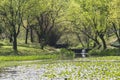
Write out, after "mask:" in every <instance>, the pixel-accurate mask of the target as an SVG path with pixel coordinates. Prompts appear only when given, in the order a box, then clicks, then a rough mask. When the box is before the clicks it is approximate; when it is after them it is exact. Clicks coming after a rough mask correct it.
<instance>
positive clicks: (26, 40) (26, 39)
mask: <svg viewBox="0 0 120 80" xmlns="http://www.w3.org/2000/svg"><path fill="white" fill-rule="evenodd" d="M28 32H29V29H28V28H27V29H26V36H25V44H27V43H28Z"/></svg>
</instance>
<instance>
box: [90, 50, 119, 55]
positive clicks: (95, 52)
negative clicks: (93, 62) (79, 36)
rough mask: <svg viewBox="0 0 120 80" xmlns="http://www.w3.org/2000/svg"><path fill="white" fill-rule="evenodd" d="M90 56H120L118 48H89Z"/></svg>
mask: <svg viewBox="0 0 120 80" xmlns="http://www.w3.org/2000/svg"><path fill="white" fill-rule="evenodd" d="M89 55H91V56H120V52H119V49H106V50H91V51H90V52H89Z"/></svg>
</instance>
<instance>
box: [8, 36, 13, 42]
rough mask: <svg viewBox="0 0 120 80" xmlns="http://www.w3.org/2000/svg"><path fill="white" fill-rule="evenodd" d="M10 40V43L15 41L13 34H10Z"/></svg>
mask: <svg viewBox="0 0 120 80" xmlns="http://www.w3.org/2000/svg"><path fill="white" fill-rule="evenodd" d="M9 42H10V43H12V42H13V38H12V34H10V36H9Z"/></svg>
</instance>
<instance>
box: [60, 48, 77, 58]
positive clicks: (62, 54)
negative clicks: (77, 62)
mask: <svg viewBox="0 0 120 80" xmlns="http://www.w3.org/2000/svg"><path fill="white" fill-rule="evenodd" d="M74 57H75V53H74V52H72V51H69V50H67V49H61V51H60V59H74Z"/></svg>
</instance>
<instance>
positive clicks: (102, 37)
mask: <svg viewBox="0 0 120 80" xmlns="http://www.w3.org/2000/svg"><path fill="white" fill-rule="evenodd" d="M99 37H100V39H101V41H102V44H103V49H106V48H107V45H106V41H105V39H104V34H101V35H99Z"/></svg>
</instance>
